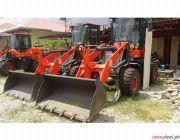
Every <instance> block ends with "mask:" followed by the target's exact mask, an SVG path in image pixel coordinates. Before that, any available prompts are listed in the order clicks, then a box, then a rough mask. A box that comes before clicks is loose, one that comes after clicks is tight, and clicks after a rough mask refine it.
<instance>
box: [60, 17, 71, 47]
mask: <svg viewBox="0 0 180 140" xmlns="http://www.w3.org/2000/svg"><path fill="white" fill-rule="evenodd" d="M60 20H63V21H64V27H65V41H66V46H67V47H68V42H67V20H69V19H67V18H60Z"/></svg>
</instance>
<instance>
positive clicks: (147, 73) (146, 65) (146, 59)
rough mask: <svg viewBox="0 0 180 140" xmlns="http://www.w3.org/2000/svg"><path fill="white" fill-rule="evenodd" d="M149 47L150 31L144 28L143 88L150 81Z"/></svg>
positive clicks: (150, 44)
mask: <svg viewBox="0 0 180 140" xmlns="http://www.w3.org/2000/svg"><path fill="white" fill-rule="evenodd" d="M151 49H152V31H148V29H147V28H146V39H145V56H144V74H143V77H144V78H143V89H146V88H148V87H149V83H150V65H151Z"/></svg>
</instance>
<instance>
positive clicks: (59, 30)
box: [0, 19, 65, 45]
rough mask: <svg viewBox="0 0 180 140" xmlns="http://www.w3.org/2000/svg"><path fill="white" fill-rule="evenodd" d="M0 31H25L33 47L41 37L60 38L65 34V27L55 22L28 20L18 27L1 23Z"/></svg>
mask: <svg viewBox="0 0 180 140" xmlns="http://www.w3.org/2000/svg"><path fill="white" fill-rule="evenodd" d="M0 31H1V32H6V33H11V32H16V31H27V32H29V33H31V40H32V45H34V44H37V43H38V42H39V39H40V38H43V37H50V36H56V38H58V36H60V37H61V36H62V34H64V33H65V27H64V24H63V23H62V22H55V21H53V20H49V19H29V20H27V21H25V22H24V23H22V24H20V25H13V24H11V23H3V24H1V25H0Z"/></svg>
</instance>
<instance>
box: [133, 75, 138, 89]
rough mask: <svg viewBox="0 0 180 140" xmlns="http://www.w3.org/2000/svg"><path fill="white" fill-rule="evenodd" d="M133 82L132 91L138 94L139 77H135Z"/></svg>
mask: <svg viewBox="0 0 180 140" xmlns="http://www.w3.org/2000/svg"><path fill="white" fill-rule="evenodd" d="M132 81H133V88H132V90H133V91H134V92H136V91H137V89H138V78H137V76H133V78H132Z"/></svg>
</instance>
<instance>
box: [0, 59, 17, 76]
mask: <svg viewBox="0 0 180 140" xmlns="http://www.w3.org/2000/svg"><path fill="white" fill-rule="evenodd" d="M7 67H8V68H7ZM9 70H15V66H14V65H13V63H11V62H5V63H4V64H3V65H2V66H1V74H2V75H4V76H8V71H9Z"/></svg>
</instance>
